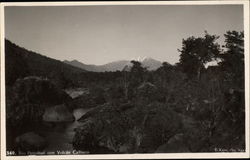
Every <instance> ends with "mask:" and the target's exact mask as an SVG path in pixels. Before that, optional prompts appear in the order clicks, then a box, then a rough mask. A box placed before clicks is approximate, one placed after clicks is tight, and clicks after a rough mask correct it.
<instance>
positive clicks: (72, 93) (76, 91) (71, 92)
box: [65, 88, 89, 99]
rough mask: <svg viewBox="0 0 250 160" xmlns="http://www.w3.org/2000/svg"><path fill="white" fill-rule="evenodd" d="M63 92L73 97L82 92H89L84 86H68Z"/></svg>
mask: <svg viewBox="0 0 250 160" xmlns="http://www.w3.org/2000/svg"><path fill="white" fill-rule="evenodd" d="M65 92H66V93H67V94H68V95H69V96H70V97H71V98H73V99H75V98H77V97H79V96H81V95H83V94H89V90H88V89H86V88H69V89H66V90H65Z"/></svg>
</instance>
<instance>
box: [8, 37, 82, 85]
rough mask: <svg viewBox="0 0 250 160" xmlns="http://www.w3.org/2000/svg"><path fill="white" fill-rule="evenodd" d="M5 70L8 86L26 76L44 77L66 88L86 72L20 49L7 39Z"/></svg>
mask: <svg viewBox="0 0 250 160" xmlns="http://www.w3.org/2000/svg"><path fill="white" fill-rule="evenodd" d="M5 69H6V84H7V85H12V84H13V83H14V82H15V81H16V79H18V78H22V77H25V76H43V77H47V78H50V79H53V80H54V81H55V82H56V83H57V84H58V85H61V86H64V85H65V84H66V83H70V80H71V79H72V78H73V77H74V75H78V74H80V73H83V72H85V70H83V69H80V68H77V67H74V66H71V65H68V64H65V63H63V62H61V61H59V60H55V59H52V58H49V57H46V56H43V55H40V54H38V53H35V52H33V51H29V50H27V49H25V48H22V47H19V46H17V45H16V44H14V43H12V42H11V41H9V40H7V39H5Z"/></svg>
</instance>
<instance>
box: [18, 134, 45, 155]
mask: <svg viewBox="0 0 250 160" xmlns="http://www.w3.org/2000/svg"><path fill="white" fill-rule="evenodd" d="M16 143H17V146H18V148H19V149H20V150H21V151H33V152H35V151H41V150H43V149H44V148H45V147H46V141H45V139H44V138H43V137H41V136H39V135H37V134H35V133H34V132H27V133H24V134H23V135H21V136H19V137H17V138H16Z"/></svg>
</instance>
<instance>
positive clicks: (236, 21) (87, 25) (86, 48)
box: [5, 5, 243, 65]
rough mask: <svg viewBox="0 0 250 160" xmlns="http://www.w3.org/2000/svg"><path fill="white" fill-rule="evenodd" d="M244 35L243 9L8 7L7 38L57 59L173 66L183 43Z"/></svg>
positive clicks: (191, 6)
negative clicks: (145, 60) (237, 33)
mask: <svg viewBox="0 0 250 160" xmlns="http://www.w3.org/2000/svg"><path fill="white" fill-rule="evenodd" d="M205 30H207V31H208V33H210V34H216V35H219V36H220V39H219V41H218V42H219V43H220V44H223V41H224V39H223V38H224V37H223V34H224V33H226V31H228V30H236V31H243V6H242V5H186V6H184V5H151V6H150V5H144V6H143V5H137V6H136V5H133V6H125V5H123V6H40V7H38V6H36V7H35V6H32V7H31V6H30V7H27V6H26V7H20V6H18V7H14V6H8V7H5V37H6V38H7V39H9V40H10V41H12V42H14V43H15V44H17V45H19V46H21V47H24V48H26V49H28V50H32V51H35V52H37V53H40V54H42V55H45V56H48V57H51V58H55V59H58V60H74V59H76V60H78V61H81V62H83V63H85V64H97V65H100V64H105V63H108V62H112V61H116V60H131V59H135V58H138V57H151V58H154V59H156V60H159V61H167V62H169V63H171V64H174V63H176V62H178V61H179V54H180V53H179V52H178V51H177V49H181V45H182V39H186V38H188V37H190V36H196V37H197V36H203V35H204V31H205Z"/></svg>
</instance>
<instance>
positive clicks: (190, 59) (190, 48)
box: [178, 31, 220, 79]
mask: <svg viewBox="0 0 250 160" xmlns="http://www.w3.org/2000/svg"><path fill="white" fill-rule="evenodd" d="M218 38H219V36H216V35H209V34H208V33H207V32H206V31H205V36H204V37H198V38H195V37H193V36H192V37H189V38H187V39H183V41H182V49H181V50H178V51H179V52H181V54H180V62H179V65H180V67H181V69H182V70H183V72H185V73H186V74H187V75H188V76H189V77H193V76H197V77H198V79H199V78H200V74H201V71H202V69H204V68H205V64H206V63H207V62H210V61H212V60H213V59H215V58H216V57H217V55H218V54H219V53H220V46H219V44H218V43H216V42H215V41H216V40H217V39H218Z"/></svg>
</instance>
